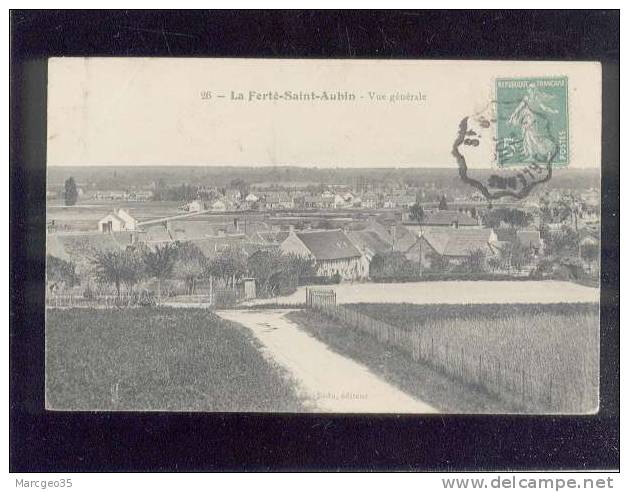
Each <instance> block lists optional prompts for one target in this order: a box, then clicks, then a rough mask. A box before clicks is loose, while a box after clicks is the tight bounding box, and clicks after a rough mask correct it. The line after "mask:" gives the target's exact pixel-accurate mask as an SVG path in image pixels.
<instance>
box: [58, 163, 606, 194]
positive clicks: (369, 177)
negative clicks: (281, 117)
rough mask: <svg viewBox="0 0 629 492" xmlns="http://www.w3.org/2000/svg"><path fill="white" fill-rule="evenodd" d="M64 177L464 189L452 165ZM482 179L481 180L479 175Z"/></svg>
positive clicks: (585, 183)
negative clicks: (428, 186)
mask: <svg viewBox="0 0 629 492" xmlns="http://www.w3.org/2000/svg"><path fill="white" fill-rule="evenodd" d="M492 172H493V171H492V170H491V169H487V170H485V171H480V170H477V171H475V173H476V174H477V175H482V174H483V173H486V174H487V177H489V175H490V174H491V173H492ZM68 176H73V177H74V179H75V180H76V182H77V183H78V184H79V185H80V186H91V185H92V184H94V186H95V188H96V189H128V188H134V187H135V188H139V187H145V186H147V185H149V184H151V183H158V182H160V181H161V182H162V183H165V184H167V185H177V186H178V185H181V184H182V183H189V184H191V185H205V186H215V187H227V186H229V184H230V183H231V182H232V181H234V180H243V181H245V182H246V183H248V184H255V183H262V182H265V183H269V182H271V183H278V184H280V183H281V184H284V185H288V186H290V183H302V184H303V183H312V184H343V185H348V186H352V187H353V188H354V189H357V190H360V189H363V188H365V189H367V188H370V187H372V186H374V185H377V186H387V185H390V186H399V185H407V186H411V187H413V186H416V187H424V186H426V185H430V186H431V187H432V186H434V187H435V188H439V189H449V190H452V191H455V190H465V189H468V190H469V189H470V187H469V186H468V185H466V184H464V183H463V182H462V181H461V180H460V178H459V175H458V172H457V169H456V167H454V166H449V167H443V168H364V169H351V168H331V169H322V168H317V167H310V168H306V167H289V166H273V167H227V166H220V167H214V166H212V167H202V166H198V167H196V166H190V167H182V166H172V167H167V166H159V167H155V166H152V167H151V166H125V167H121V166H117V167H91V166H83V167H74V166H72V167H70V166H68V167H65V166H62V167H49V168H48V183H50V184H53V185H54V184H59V183H61V184H62V183H63V182H64V181H65V179H66V178H67V177H68ZM481 179H482V176H481ZM547 186H549V187H553V188H571V189H574V190H579V189H587V188H592V187H599V186H600V174H599V170H598V169H570V168H568V169H557V170H555V171H554V172H553V178H552V180H551V182H550V183H548V184H547Z"/></svg>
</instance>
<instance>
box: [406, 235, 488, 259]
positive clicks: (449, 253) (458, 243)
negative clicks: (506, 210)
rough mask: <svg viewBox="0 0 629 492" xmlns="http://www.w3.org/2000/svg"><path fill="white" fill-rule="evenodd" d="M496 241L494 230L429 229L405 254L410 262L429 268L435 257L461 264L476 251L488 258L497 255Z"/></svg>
mask: <svg viewBox="0 0 629 492" xmlns="http://www.w3.org/2000/svg"><path fill="white" fill-rule="evenodd" d="M496 241H497V237H496V234H495V233H494V231H493V230H492V229H451V228H443V229H428V230H426V231H424V232H423V233H422V234H421V235H419V236H418V237H417V240H416V241H415V243H414V244H413V245H412V246H411V247H409V248H408V249H406V251H403V253H404V254H405V256H406V257H407V258H408V259H409V260H412V261H421V262H422V264H425V265H427V266H429V265H430V263H431V261H432V260H431V256H433V255H438V256H440V257H441V258H443V259H445V260H447V261H448V262H450V263H452V264H460V263H462V262H463V261H465V260H466V259H467V258H469V257H470V256H471V255H472V253H474V252H476V251H482V252H483V253H484V254H485V257H486V258H487V257H490V256H493V255H495V254H496V253H497V251H496V249H495V247H494V245H495V244H496Z"/></svg>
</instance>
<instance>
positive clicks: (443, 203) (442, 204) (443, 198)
mask: <svg viewBox="0 0 629 492" xmlns="http://www.w3.org/2000/svg"><path fill="white" fill-rule="evenodd" d="M439 210H448V202H447V201H446V196H445V195H441V199H440V200H439Z"/></svg>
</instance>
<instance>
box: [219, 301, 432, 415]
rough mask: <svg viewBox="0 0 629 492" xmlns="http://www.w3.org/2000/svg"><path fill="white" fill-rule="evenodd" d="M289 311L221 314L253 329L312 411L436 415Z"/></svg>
mask: <svg viewBox="0 0 629 492" xmlns="http://www.w3.org/2000/svg"><path fill="white" fill-rule="evenodd" d="M288 312H290V310H282V309H274V310H259V311H257V310H256V311H253V310H243V311H218V312H217V313H216V314H218V315H219V316H221V317H222V318H224V319H226V320H229V321H234V322H236V323H239V324H241V325H243V326H245V327H247V328H249V329H250V330H251V331H252V332H253V333H254V335H255V336H256V337H257V338H258V340H259V341H260V342H261V343H262V345H263V346H264V348H265V350H266V352H267V353H268V355H269V356H270V357H272V358H273V359H274V360H275V361H276V362H277V363H278V364H280V365H281V366H282V367H284V368H285V369H286V370H288V371H289V372H290V374H292V376H293V377H294V378H295V379H296V380H297V382H298V384H299V386H300V390H301V392H302V393H303V396H304V397H305V398H306V399H307V400H308V403H310V404H312V405H313V406H314V411H321V412H340V413H379V412H382V413H437V412H438V410H436V409H435V408H433V407H431V406H430V405H428V404H426V403H423V402H421V401H418V400H415V399H414V398H412V397H411V396H409V395H407V394H406V393H404V392H402V391H400V390H399V389H397V388H395V387H394V386H391V385H390V384H388V383H386V382H385V381H383V380H382V379H380V378H379V377H377V376H376V375H374V374H373V373H372V372H371V371H370V370H369V369H367V368H366V367H365V366H363V365H362V364H359V363H357V362H354V361H353V360H351V359H348V358H347V357H344V356H342V355H339V354H337V353H336V352H333V351H332V350H330V349H329V348H328V346H327V345H325V344H324V343H322V342H320V341H319V340H317V339H316V338H314V337H312V336H311V335H309V334H307V333H306V332H304V331H302V330H301V329H299V327H298V326H297V325H296V324H294V323H293V322H291V321H290V320H288V319H286V318H285V317H284V315H285V314H286V313H288Z"/></svg>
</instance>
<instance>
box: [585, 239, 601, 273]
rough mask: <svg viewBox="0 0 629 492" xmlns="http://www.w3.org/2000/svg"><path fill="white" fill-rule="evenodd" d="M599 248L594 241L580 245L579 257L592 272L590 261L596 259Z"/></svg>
mask: <svg viewBox="0 0 629 492" xmlns="http://www.w3.org/2000/svg"><path fill="white" fill-rule="evenodd" d="M598 255H599V248H598V245H596V244H594V243H585V244H583V245H582V246H581V258H582V259H583V261H585V263H586V265H587V266H588V271H589V272H592V263H593V262H594V261H596V260H597V259H598Z"/></svg>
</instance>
